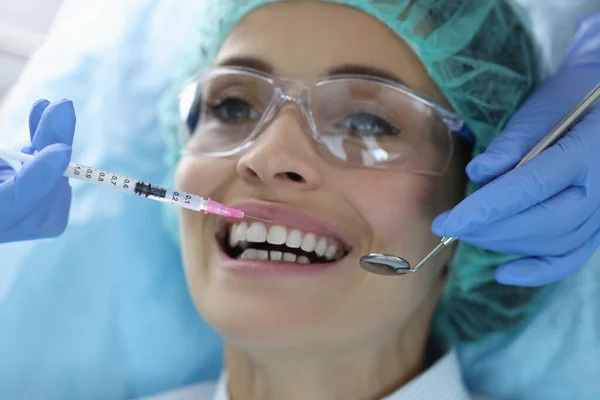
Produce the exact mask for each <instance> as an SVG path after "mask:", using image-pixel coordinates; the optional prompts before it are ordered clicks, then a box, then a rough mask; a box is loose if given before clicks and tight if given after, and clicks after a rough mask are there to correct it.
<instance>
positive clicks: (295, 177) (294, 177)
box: [275, 172, 305, 183]
mask: <svg viewBox="0 0 600 400" xmlns="http://www.w3.org/2000/svg"><path fill="white" fill-rule="evenodd" d="M275 177H276V178H278V179H282V180H288V179H289V180H291V181H293V182H300V183H303V182H305V180H304V178H303V177H302V175H300V174H298V173H296V172H280V173H278V174H276V175H275Z"/></svg>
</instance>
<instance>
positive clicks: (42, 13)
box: [0, 0, 63, 106]
mask: <svg viewBox="0 0 600 400" xmlns="http://www.w3.org/2000/svg"><path fill="white" fill-rule="evenodd" d="M62 2H63V0H0V106H1V103H2V99H3V98H4V95H5V94H6V92H7V91H8V88H9V87H10V86H11V85H12V84H13V83H14V82H15V81H16V79H17V77H18V76H19V74H20V73H21V70H22V69H23V67H24V66H25V63H26V62H27V60H28V59H29V57H30V56H31V54H32V53H33V51H35V49H37V48H38V47H39V46H40V44H41V43H42V41H43V40H44V37H45V35H46V33H47V32H48V30H49V29H50V26H51V24H52V20H53V19H54V16H55V15H56V12H57V11H58V8H59V7H60V5H61V3H62Z"/></svg>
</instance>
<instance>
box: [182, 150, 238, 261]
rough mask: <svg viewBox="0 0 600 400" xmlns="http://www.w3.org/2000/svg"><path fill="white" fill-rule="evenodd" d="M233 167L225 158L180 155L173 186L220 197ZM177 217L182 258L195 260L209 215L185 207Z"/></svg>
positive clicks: (199, 250)
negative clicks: (182, 156) (179, 226)
mask: <svg viewBox="0 0 600 400" xmlns="http://www.w3.org/2000/svg"><path fill="white" fill-rule="evenodd" d="M232 171H235V170H234V169H232V165H231V162H224V160H219V159H213V158H191V157H187V158H183V159H182V160H181V161H180V162H179V164H178V165H177V170H176V173H175V187H177V188H178V189H179V190H182V191H184V192H188V193H192V194H195V195H198V196H202V197H204V198H208V197H211V198H213V199H214V200H216V201H223V196H224V193H223V190H222V188H223V187H225V186H226V184H227V182H229V181H230V180H231V174H232ZM180 219H181V233H182V235H181V236H182V250H183V253H184V258H185V259H186V260H187V261H190V264H195V263H197V262H198V260H197V259H196V258H197V257H198V254H197V253H200V252H201V249H200V247H201V244H202V240H201V239H202V234H203V232H204V230H205V228H206V221H208V220H209V219H207V217H206V216H205V215H204V213H202V212H195V211H190V210H184V209H182V210H181V211H180ZM186 264H188V263H187V262H186Z"/></svg>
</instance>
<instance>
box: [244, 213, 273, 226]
mask: <svg viewBox="0 0 600 400" xmlns="http://www.w3.org/2000/svg"><path fill="white" fill-rule="evenodd" d="M244 217H246V218H250V219H255V220H257V221H262V222H266V223H267V224H271V223H272V222H271V221H268V220H266V219H262V218H257V217H251V216H250V215H244Z"/></svg>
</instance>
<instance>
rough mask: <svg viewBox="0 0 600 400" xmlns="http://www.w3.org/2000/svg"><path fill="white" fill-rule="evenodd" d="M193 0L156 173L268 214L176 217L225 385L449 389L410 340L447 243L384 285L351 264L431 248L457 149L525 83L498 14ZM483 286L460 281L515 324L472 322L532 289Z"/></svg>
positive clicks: (237, 388) (428, 315)
mask: <svg viewBox="0 0 600 400" xmlns="http://www.w3.org/2000/svg"><path fill="white" fill-rule="evenodd" d="M207 3H208V8H209V10H211V12H207V17H206V18H207V21H205V22H203V24H204V25H202V26H205V27H206V32H204V34H205V37H206V38H207V39H206V40H207V41H208V42H210V43H207V44H206V45H204V46H203V47H202V52H201V58H202V62H199V63H195V64H194V66H195V67H196V68H201V67H206V68H205V69H200V70H196V71H193V72H194V75H193V76H192V78H190V79H188V80H187V83H186V84H185V85H184V88H183V90H182V92H181V96H180V98H179V99H180V102H179V113H178V115H179V117H180V118H181V122H180V124H179V125H180V128H181V129H180V130H181V134H182V135H181V141H180V142H181V144H182V145H183V148H182V151H181V154H182V155H183V157H182V158H181V159H180V160H179V161H178V165H177V170H176V175H175V176H176V185H177V187H179V188H181V189H182V190H185V191H188V192H192V193H195V192H202V193H206V194H209V195H210V196H211V197H212V198H214V199H216V200H218V201H220V202H223V203H226V204H229V205H231V206H234V207H236V208H239V209H241V210H243V211H244V212H246V213H248V214H250V215H253V216H257V217H258V218H264V219H268V220H270V221H272V222H273V224H272V225H264V224H262V223H259V222H252V223H250V224H248V223H245V222H242V223H234V221H231V220H227V219H224V218H220V219H219V218H215V219H211V218H206V217H204V216H200V215H199V214H197V213H193V212H187V211H185V210H184V211H182V212H181V215H180V229H181V244H182V251H183V258H184V264H185V272H186V276H187V280H188V285H189V289H190V292H191V295H192V298H193V300H194V303H195V305H196V308H197V309H198V311H199V312H200V313H201V314H202V316H203V317H204V318H205V319H206V320H207V321H208V322H209V323H210V324H211V325H212V326H213V327H214V328H215V329H216V330H217V331H218V332H219V333H220V334H221V335H222V336H223V338H224V339H225V342H226V365H227V375H226V377H227V379H226V380H227V385H226V387H227V388H228V392H229V393H230V395H231V397H232V398H233V399H236V400H246V399H296V398H297V399H338V398H339V399H377V398H381V397H382V396H386V395H392V393H394V394H393V395H392V396H395V397H389V398H390V399H392V398H394V399H403V398H416V397H414V396H417V397H418V398H435V399H441V398H450V399H458V398H466V397H467V396H468V395H467V392H466V390H465V388H464V387H463V386H462V383H461V380H460V374H459V373H458V366H457V363H456V359H455V357H454V354H453V352H452V350H451V346H450V345H451V344H452V343H451V342H447V341H444V340H442V339H441V338H439V337H438V338H437V341H436V345H435V346H430V341H429V339H430V334H431V322H432V318H433V316H434V312H435V310H436V307H437V305H438V302H439V301H440V298H441V296H442V294H443V292H444V288H445V287H447V288H450V289H452V290H455V289H456V287H457V283H456V282H457V281H456V278H457V276H458V277H460V276H461V274H464V271H465V270H466V271H469V270H468V268H467V269H465V267H463V266H462V265H461V263H462V262H463V261H464V258H463V259H462V260H461V258H460V257H459V256H460V255H461V254H463V255H464V254H465V251H464V248H463V251H462V253H461V252H459V253H458V254H459V256H457V258H455V260H454V262H453V263H451V259H452V255H453V251H454V250H455V248H454V247H453V248H452V249H447V250H445V253H443V255H442V256H440V257H439V258H438V259H436V260H435V261H433V262H432V263H431V264H430V265H428V266H427V268H425V269H423V271H421V272H419V273H418V274H414V275H408V276H403V277H401V278H398V279H390V278H384V277H381V276H377V275H373V274H369V273H367V272H365V271H363V270H362V269H360V268H358V264H359V259H360V257H361V256H362V255H363V254H366V253H371V252H377V253H399V254H403V255H406V256H407V259H408V260H409V261H411V262H415V261H417V260H419V259H421V258H422V257H423V256H424V255H425V254H427V253H428V251H429V250H430V249H431V248H432V247H434V246H435V245H436V244H437V243H438V240H439V239H438V238H437V237H436V236H435V235H433V234H432V233H431V222H432V220H433V218H434V217H435V216H436V215H438V214H439V213H440V212H442V211H444V210H447V209H449V208H451V207H453V206H454V205H455V204H457V203H458V202H459V201H460V200H461V199H462V198H463V197H464V193H465V191H466V187H467V179H466V176H465V173H464V167H465V165H466V163H467V162H468V160H469V159H470V156H471V154H472V153H475V154H476V153H477V152H479V151H481V150H482V149H483V148H485V146H486V145H487V144H488V143H489V141H490V140H491V139H492V138H493V137H494V135H495V134H496V133H497V132H498V130H499V129H500V128H501V127H502V125H503V123H504V121H506V120H507V118H508V117H509V116H510V114H511V113H512V112H513V111H514V109H515V108H516V107H517V106H518V104H519V102H520V101H521V100H522V99H523V98H524V96H525V95H526V94H527V92H528V90H529V89H531V88H532V87H533V85H534V83H535V82H536V66H535V63H533V62H532V59H533V56H534V50H533V47H532V45H531V42H530V40H529V38H528V36H527V34H526V33H525V31H524V30H523V28H522V26H521V24H520V23H519V21H518V19H517V17H516V14H514V13H513V12H512V10H511V9H510V8H509V7H508V6H507V5H506V4H505V3H503V2H500V1H491V0H490V1H483V2H472V3H469V2H467V3H465V2H462V1H446V2H443V3H444V4H443V5H442V4H441V3H440V5H439V6H433V5H431V4H430V3H431V2H429V1H427V2H424V1H412V2H408V3H407V2H400V1H388V2H368V1H362V2H354V1H347V2H346V1H341V2H339V3H343V4H337V3H338V2H326V1H281V2H277V1H275V2H273V1H251V2H247V1H246V2H236V1H225V2H222V1H218V2H217V1H216V0H215V1H208V2H207ZM242 3H243V4H242ZM405 3H406V4H405ZM390 15H393V16H394V18H392V19H391V20H389V21H387V20H386V18H388V19H389V16H390ZM386 16H387V17H386ZM216 21H220V22H219V23H217V22H216ZM226 21H227V22H226ZM399 21H401V22H399ZM402 21H404V22H402ZM211 27H212V28H211ZM440 27H443V29H440ZM211 29H214V31H211ZM465 29H467V30H469V32H467V31H465ZM217 30H218V33H217ZM442 30H443V31H444V34H443V35H442V34H441V31H442ZM457 36H458V37H460V38H463V37H468V38H470V39H468V40H466V43H464V48H463V49H462V50H460V49H459V48H458V46H455V45H454V44H453V43H449V42H447V41H450V40H452V38H453V37H457ZM217 38H219V40H217ZM461 40H464V39H461ZM492 42H493V43H494V44H495V45H494V46H491V45H490V44H491V43H492ZM486 44H487V46H486ZM461 51H462V52H463V54H461ZM467 55H469V57H472V58H471V59H469V58H468V57H467ZM455 56H456V57H455ZM453 57H455V58H453ZM473 57H474V58H473ZM476 60H481V61H482V63H483V64H485V68H481V69H479V70H478V69H477V68H476V67H475V65H474V64H475V61H476ZM482 71H483V72H482ZM190 75H191V74H190ZM188 76H189V75H188ZM475 87H477V90H469V89H473V88H475ZM465 124H466V126H468V127H469V129H470V131H471V132H472V134H470V133H468V132H467V131H466V130H465V129H464V127H465ZM489 256H490V257H489V259H490V260H492V261H491V262H492V263H493V262H494V260H498V259H499V258H506V256H494V255H492V254H489ZM494 257H495V258H494ZM450 264H452V265H451V267H450V268H449V267H448V266H449V265H450ZM466 264H468V261H467V262H466ZM467 266H468V265H467ZM448 271H450V275H448ZM456 271H458V272H456ZM461 271H462V272H461ZM478 273H479V272H478ZM479 274H480V273H479ZM449 276H450V278H449ZM448 279H449V281H448ZM492 280H493V278H492V279H489V280H487V281H485V280H481V281H480V282H482V284H481V285H480V286H475V288H476V290H475V291H476V292H477V291H478V290H480V292H478V293H490V298H489V300H488V301H489V302H495V301H497V300H498V299H502V300H503V301H504V300H506V299H507V298H510V301H509V302H508V303H510V304H508V303H507V302H504V303H501V302H498V303H497V304H500V305H501V306H502V307H504V308H511V307H512V310H513V311H514V310H517V311H516V312H512V313H508V314H512V315H517V317H513V318H512V319H510V318H509V319H501V318H496V321H499V322H495V323H493V324H491V326H492V328H490V329H488V330H487V331H486V332H484V334H489V333H491V332H493V331H494V330H506V329H510V328H513V327H514V326H515V325H516V323H517V322H521V321H522V320H523V319H524V316H525V315H526V314H527V313H523V312H522V311H521V309H520V307H521V306H522V305H523V304H524V303H527V302H529V301H531V302H532V303H534V301H533V300H536V299H537V297H535V296H537V295H538V294H539V293H540V292H537V291H535V290H530V289H524V290H522V291H520V292H516V291H513V292H511V289H510V288H508V287H500V286H499V285H495V284H492V283H491V281H492ZM460 283H461V282H460V281H458V286H460ZM490 287H492V289H490ZM448 293H452V292H448V291H447V292H446V299H447V297H448ZM512 294H516V295H515V296H512ZM459 297H460V296H459ZM444 304H445V306H446V309H448V304H451V303H449V302H448V301H445V303H444ZM480 304H481V303H478V304H477V306H478V307H479V308H473V310H475V313H477V312H479V311H480V310H481V309H484V308H485V307H481V305H480ZM502 307H496V306H491V307H489V310H492V309H498V308H500V309H502ZM464 310H465V309H464V308H461V309H456V308H455V309H454V310H452V311H454V312H456V313H459V314H460V313H461V312H463V311H464ZM490 314H491V315H492V317H496V315H495V314H493V313H490ZM452 318H453V317H450V319H447V320H452ZM479 322H481V323H482V325H486V324H485V323H484V322H485V321H479ZM487 326H490V325H487ZM456 331H458V329H457V330H456ZM446 333H447V335H445V336H446V337H450V338H453V339H454V338H455V336H453V335H452V334H449V333H450V332H446ZM476 336H478V335H468V334H465V335H462V336H461V337H460V338H461V339H473V338H474V337H476ZM481 336H482V335H479V337H481ZM224 379H225V376H224ZM220 395H221V396H226V395H227V394H226V393H225V392H224V393H221V394H220ZM410 396H413V397H410ZM221 398H225V397H221Z"/></svg>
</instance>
